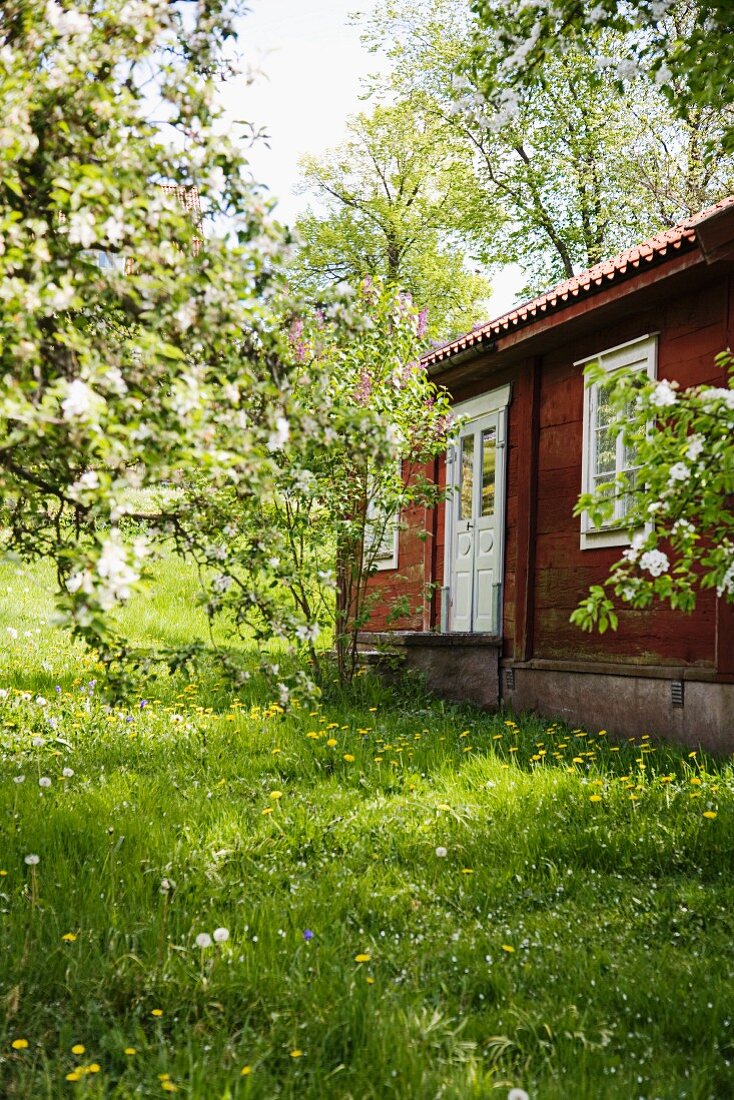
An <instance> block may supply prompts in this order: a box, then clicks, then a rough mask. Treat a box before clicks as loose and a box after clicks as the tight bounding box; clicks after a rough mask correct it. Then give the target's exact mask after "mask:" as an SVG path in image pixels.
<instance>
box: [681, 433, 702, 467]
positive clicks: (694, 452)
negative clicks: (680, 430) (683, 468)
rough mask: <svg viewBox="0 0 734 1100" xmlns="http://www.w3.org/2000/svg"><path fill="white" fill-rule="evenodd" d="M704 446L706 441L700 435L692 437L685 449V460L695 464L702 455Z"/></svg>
mask: <svg viewBox="0 0 734 1100" xmlns="http://www.w3.org/2000/svg"><path fill="white" fill-rule="evenodd" d="M705 446H706V440H705V439H704V437H703V436H702V435H692V436H691V441H690V443H689V444H688V447H687V449H686V458H687V459H689V460H690V461H691V462H695V461H696V459H697V458H698V457H699V455H701V454H702V453H703V450H704V448H705Z"/></svg>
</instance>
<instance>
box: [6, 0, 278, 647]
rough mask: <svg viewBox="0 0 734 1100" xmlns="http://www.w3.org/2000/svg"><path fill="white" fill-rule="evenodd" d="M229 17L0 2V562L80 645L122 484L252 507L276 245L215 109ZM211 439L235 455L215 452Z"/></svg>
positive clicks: (85, 1)
mask: <svg viewBox="0 0 734 1100" xmlns="http://www.w3.org/2000/svg"><path fill="white" fill-rule="evenodd" d="M237 7H238V5H237V4H236V3H228V2H227V0H221V2H212V3H209V4H199V5H196V6H194V5H185V4H184V5H179V4H168V3H160V2H158V0H129V2H126V3H122V2H120V0H101V2H100V0H79V2H78V3H77V4H76V5H75V6H74V7H73V8H71V7H64V6H62V5H61V4H58V3H56V0H48V2H47V0H9V2H7V0H6V3H4V5H3V18H2V21H0V96H1V98H2V104H3V112H4V124H5V125H4V128H3V129H2V131H0V545H2V546H3V547H10V548H11V549H13V550H15V551H17V552H19V553H21V554H23V555H25V556H33V555H48V556H50V557H52V558H54V559H55V560H56V563H57V565H58V574H59V603H60V607H61V610H62V611H63V613H64V615H65V616H66V618H67V620H68V621H69V622H70V623H71V624H72V625H73V627H74V628H75V629H76V630H77V631H78V632H79V633H81V634H83V635H84V636H85V637H86V638H87V639H88V640H89V641H91V642H92V643H95V642H96V643H102V642H104V641H105V639H106V638H108V632H107V624H108V612H110V611H111V610H112V609H113V608H114V606H115V605H116V604H117V603H119V602H120V601H124V600H125V599H126V598H127V597H128V596H129V595H130V592H131V590H132V589H133V588H134V586H135V585H136V583H137V582H138V580H139V578H140V574H141V572H142V565H141V558H142V555H143V551H144V547H143V545H142V540H138V541H136V542H134V543H133V542H131V541H128V540H126V539H125V538H124V523H125V515H126V512H127V510H128V509H129V507H130V503H129V502H130V490H131V489H133V488H140V487H147V488H151V489H154V488H155V487H156V486H158V485H160V483H161V482H163V481H167V480H170V479H172V478H175V477H177V476H179V475H180V474H181V472H182V471H183V472H185V471H187V470H191V469H204V470H206V471H208V474H209V477H210V479H211V482H212V484H217V483H219V482H221V481H225V482H227V483H229V482H230V481H231V480H232V479H240V478H244V477H246V478H247V482H248V484H249V485H250V486H251V491H253V492H257V491H258V488H259V487H260V486H261V485H262V483H263V481H264V480H265V479H266V477H267V474H268V471H269V468H270V465H271V459H270V452H269V450H268V439H269V436H270V433H271V431H272V422H273V420H274V418H275V417H277V415H278V412H277V411H276V410H277V409H278V408H279V407H282V406H281V401H282V398H281V393H282V391H283V389H284V380H283V375H282V374H281V373H280V372H279V370H278V369H276V361H275V360H274V359H271V360H269V361H268V360H265V359H264V357H263V354H262V351H263V348H264V346H265V334H264V332H263V325H262V313H263V307H264V305H265V304H266V303H267V301H268V298H269V296H270V295H271V294H272V287H273V285H274V273H273V263H274V260H273V258H272V257H273V256H274V255H276V256H277V253H278V250H279V243H278V238H277V235H276V233H275V231H274V230H273V228H272V227H269V226H268V225H267V224H266V222H265V219H264V212H263V205H262V202H261V200H260V199H259V197H258V195H257V192H256V191H255V190H254V189H253V187H252V184H251V183H250V182H249V178H248V171H247V165H246V163H245V162H244V161H243V158H242V157H241V155H240V154H239V152H238V151H237V149H236V147H235V145H234V143H233V142H232V141H231V140H230V139H229V138H227V137H223V136H221V127H220V126H219V112H218V110H217V108H216V106H215V95H214V91H215V88H214V79H215V77H216V76H217V75H218V74H219V73H221V71H222V65H223V63H224V62H225V60H226V58H225V53H226V44H227V42H228V40H229V39H230V38H231V37H232V36H233V34H234V25H233V22H232V19H233V17H234V15H236V14H237ZM153 103H155V109H156V111H157V117H158V118H161V119H164V120H166V132H165V133H164V132H162V129H161V127H160V126H159V125H157V124H156V123H154V122H153V121H151V120H150V118H149V115H150V112H151V108H152V104H153ZM161 184H167V186H165V187H163V186H161ZM195 195H198V200H197V203H199V204H200V210H201V213H203V215H204V217H205V219H206V221H207V232H206V243H205V245H204V247H201V244H202V242H201V240H200V238H201V235H202V226H201V224H200V220H199V217H198V216H197V217H193V218H192V217H191V210H190V209H188V207H190V206H191V200H192V198H193V196H195ZM213 215H226V216H227V218H228V223H227V232H226V233H225V234H221V233H219V234H218V233H217V231H216V224H217V223H216V221H215V220H214V218H213V217H210V216H213ZM258 330H259V331H258ZM248 333H249V334H250V335H249V336H248V335H247V334H248ZM253 333H255V334H256V335H255V336H253V335H252V334H253ZM253 348H254V349H255V350H256V352H257V354H254V353H253V351H252V349H253ZM294 408H295V407H294ZM280 415H282V413H281V414H280ZM294 415H295V412H294ZM222 423H226V424H231V425H233V426H234V425H237V427H238V431H239V438H238V447H237V449H236V450H235V449H231V450H230V451H228V452H225V451H224V450H223V449H219V450H216V451H215V450H213V449H212V439H213V433H214V426H215V425H217V426H220V425H221V424H222Z"/></svg>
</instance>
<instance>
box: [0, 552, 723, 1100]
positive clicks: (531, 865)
mask: <svg viewBox="0 0 734 1100" xmlns="http://www.w3.org/2000/svg"><path fill="white" fill-rule="evenodd" d="M47 580H48V575H47V574H46V573H45V572H44V571H43V570H40V569H34V570H32V569H25V570H23V571H17V570H16V569H15V568H14V567H11V566H4V567H2V568H1V569H0V592H2V593H3V608H4V611H3V618H2V621H0V647H1V652H2V656H1V657H0V687H2V697H1V698H0V727H1V728H2V758H1V759H2V763H1V772H0V829H1V830H2V832H1V845H0V876H2V877H0V922H1V923H0V928H1V929H2V938H1V941H0V942H1V946H0V951H1V952H2V954H1V955H0V1096H2V1097H8V1098H13V1100H14V1098H17V1097H24V1098H28V1100H42V1098H46V1097H52V1098H56V1097H66V1096H71V1097H73V1096H79V1097H86V1098H89V1097H119V1098H123V1097H124V1098H127V1097H130V1098H132V1097H161V1096H165V1095H166V1094H167V1093H175V1092H177V1093H178V1094H179V1095H181V1096H182V1097H196V1098H202V1100H224V1098H228V1100H234V1098H239V1100H244V1098H248V1100H250V1098H256V1097H257V1098H264V1100H265V1098H267V1100H269V1098H274V1097H293V1098H296V1097H298V1098H299V1100H321V1098H332V1097H333V1098H343V1100H347V1098H354V1100H364V1098H375V1100H377V1098H379V1100H382V1098H389V1097H403V1098H416V1100H424V1098H425V1100H429V1098H434V1097H436V1098H438V1097H441V1098H454V1100H466V1098H471V1097H494V1096H497V1097H501V1098H505V1097H507V1095H508V1092H509V1090H510V1089H511V1088H513V1087H515V1088H523V1089H525V1090H527V1092H528V1094H529V1095H530V1097H531V1100H582V1098H589V1100H602V1098H605V1097H615V1098H620V1100H637V1098H639V1097H644V1098H645V1100H654V1098H660V1100H668V1098H671V1100H672V1098H673V1097H676V1098H677V1097H690V1098H697V1100H704V1098H712V1100H713V1098H716V1100H721V1098H725V1097H730V1096H733V1095H734V1068H733V1067H732V1061H733V1060H734V983H733V982H732V972H733V970H734V934H733V932H734V927H733V926H734V880H733V879H732V869H733V863H734V774H733V773H732V767H731V764H730V763H729V762H728V761H726V762H718V763H717V762H715V761H712V760H711V759H710V758H707V757H705V756H703V755H702V754H700V753H699V754H696V753H691V754H690V755H689V754H688V753H687V752H681V751H678V750H674V749H668V748H663V747H657V748H656V747H655V746H654V745H652V744H651V743H649V742H648V740H647V739H643V740H642V741H640V742H625V743H622V744H610V743H609V742H608V738H607V736H606V734H604V732H603V731H597V730H594V731H591V732H588V733H587V732H585V731H582V730H570V729H568V728H567V727H566V726H564V725H562V724H560V723H555V724H552V723H546V722H541V721H539V720H537V719H527V720H523V721H520V722H519V723H518V724H515V722H514V721H512V720H510V718H509V717H506V716H504V715H495V716H491V715H482V714H479V713H476V712H474V711H471V710H468V709H466V710H462V709H457V708H450V707H447V706H443V705H441V704H439V703H435V702H430V701H426V700H425V699H424V698H423V697H422V696H421V693H420V692H419V691H418V690H417V689H416V688H415V687H412V688H409V689H406V691H405V692H404V693H403V695H395V694H392V693H390V692H389V691H388V690H387V689H385V688H382V687H380V686H379V685H377V684H375V683H373V682H372V681H370V680H369V679H366V678H365V679H362V680H361V681H360V683H359V684H358V686H357V689H356V690H355V693H354V697H353V698H351V699H350V700H346V699H344V698H343V697H339V696H337V695H336V694H335V695H334V696H333V697H332V698H331V699H327V700H325V701H323V702H322V703H321V705H319V706H314V707H313V708H311V709H310V710H309V709H307V708H301V709H294V710H292V711H290V712H288V713H284V712H283V711H282V710H281V709H280V707H278V706H277V705H275V704H273V703H272V702H271V700H269V699H268V698H267V697H266V696H264V695H263V694H262V691H261V690H260V689H258V688H256V687H253V688H252V689H251V695H249V696H248V695H247V694H244V693H243V694H241V695H240V696H239V697H233V696H232V695H231V694H228V693H227V692H226V691H225V690H224V688H223V686H222V685H221V683H220V682H219V681H218V679H217V676H216V670H215V667H214V665H212V667H211V669H210V670H208V671H206V672H205V673H203V674H201V675H200V676H199V678H198V679H195V680H194V679H192V680H188V679H186V678H185V677H181V678H180V679H170V678H162V679H160V680H156V681H153V682H151V683H148V684H145V685H144V686H142V687H141V691H140V693H139V695H137V696H136V698H134V699H131V700H129V703H128V705H127V706H126V707H124V708H122V709H119V710H109V709H107V708H105V706H104V705H103V703H102V701H101V700H100V699H99V697H98V694H97V692H96V691H95V686H94V680H95V676H96V671H95V668H94V667H93V666H92V665H91V664H90V663H89V661H88V659H87V658H85V656H84V654H83V653H82V652H81V651H79V650H75V649H73V648H72V647H70V646H69V644H68V641H67V640H66V639H65V638H64V637H63V635H60V634H59V633H58V632H57V631H55V630H54V629H53V628H51V627H49V626H48V625H47V619H48V615H49V612H50V605H49V603H48V601H47V598H46V596H45V594H44V593H45V585H46V582H47ZM166 582H167V583H166V584H165V585H164V590H163V592H162V594H161V595H160V596H158V597H157V598H156V600H155V601H152V600H150V599H149V600H144V599H142V598H139V599H137V601H136V603H135V604H134V605H133V606H132V607H131V608H130V609H129V610H128V612H127V613H126V614H127V619H128V624H129V625H130V626H131V627H132V628H133V629H134V630H135V631H137V633H138V635H139V637H140V638H142V639H144V638H145V637H148V638H152V637H158V638H161V639H163V640H165V641H169V642H170V641H176V640H185V639H187V638H189V637H191V636H192V634H194V633H197V632H198V633H200V634H202V636H203V635H204V634H205V629H204V626H205V624H204V623H203V620H202V618H201V617H200V616H198V614H196V613H193V612H191V611H190V604H191V599H192V594H193V590H194V583H193V577H192V576H191V575H190V574H188V573H186V572H185V571H184V570H182V569H181V567H179V566H176V567H174V566H171V567H170V571H169V575H168V577H167V578H166ZM7 628H10V629H11V632H12V631H17V637H13V636H12V633H8V630H7ZM259 690H260V693H259V694H258V691H259ZM21 776H22V777H24V778H23V779H22V781H21ZM39 781H40V783H39ZM30 857H34V858H33V859H31V858H30ZM35 857H37V862H36V859H35ZM216 929H219V930H220V931H219V932H218V933H217V935H216V936H215V930H216ZM221 930H226V933H227V935H226V936H225V931H221ZM202 934H206V935H207V936H209V937H212V943H211V945H206V946H199V945H198V944H197V937H200V936H201V935H202ZM215 941H216V942H215ZM202 942H204V943H205V944H206V943H207V941H206V940H204V941H202V940H201V939H200V940H199V943H202Z"/></svg>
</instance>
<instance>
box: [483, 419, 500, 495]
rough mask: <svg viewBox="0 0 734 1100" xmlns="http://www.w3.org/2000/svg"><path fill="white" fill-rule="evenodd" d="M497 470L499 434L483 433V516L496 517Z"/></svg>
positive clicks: (492, 430)
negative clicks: (495, 491)
mask: <svg viewBox="0 0 734 1100" xmlns="http://www.w3.org/2000/svg"><path fill="white" fill-rule="evenodd" d="M496 468H497V432H496V429H495V428H490V429H489V430H488V431H486V432H482V515H483V516H492V515H494V482H495V471H496Z"/></svg>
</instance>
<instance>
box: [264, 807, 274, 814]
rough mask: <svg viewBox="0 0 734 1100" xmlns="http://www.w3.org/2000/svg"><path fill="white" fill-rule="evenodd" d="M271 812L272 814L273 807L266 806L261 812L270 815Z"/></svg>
mask: <svg viewBox="0 0 734 1100" xmlns="http://www.w3.org/2000/svg"><path fill="white" fill-rule="evenodd" d="M272 812H273V807H272V806H266V807H265V809H264V810H263V813H264V814H271V813H272Z"/></svg>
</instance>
